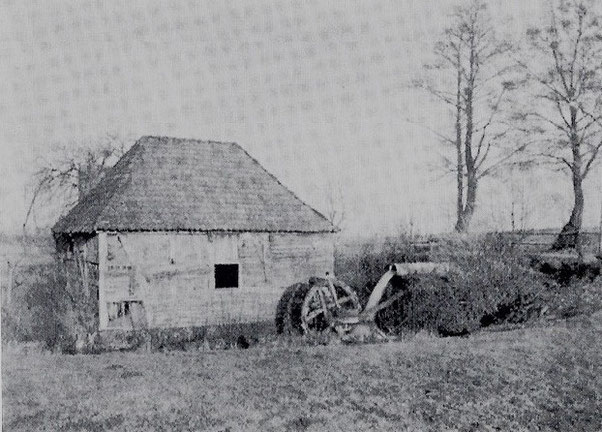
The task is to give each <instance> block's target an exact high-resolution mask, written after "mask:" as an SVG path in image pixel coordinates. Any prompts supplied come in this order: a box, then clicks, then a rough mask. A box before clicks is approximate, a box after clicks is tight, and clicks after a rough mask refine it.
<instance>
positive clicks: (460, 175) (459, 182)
mask: <svg viewBox="0 0 602 432" xmlns="http://www.w3.org/2000/svg"><path fill="white" fill-rule="evenodd" d="M457 61H458V71H457V72H458V76H457V83H456V84H457V85H456V227H455V230H456V231H457V232H462V231H464V222H463V217H462V213H463V212H464V161H463V159H462V68H461V66H460V64H461V63H460V50H459V49H458V51H457Z"/></svg>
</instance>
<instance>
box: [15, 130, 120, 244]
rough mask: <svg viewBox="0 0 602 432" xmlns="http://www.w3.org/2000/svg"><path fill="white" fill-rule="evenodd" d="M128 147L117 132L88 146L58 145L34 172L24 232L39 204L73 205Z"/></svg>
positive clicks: (69, 206)
mask: <svg viewBox="0 0 602 432" xmlns="http://www.w3.org/2000/svg"><path fill="white" fill-rule="evenodd" d="M125 149H126V145H125V141H123V140H121V139H120V138H119V137H118V136H116V135H113V134H107V135H106V136H104V137H103V138H102V139H99V140H98V141H94V142H92V143H88V144H87V145H84V146H81V145H76V144H73V145H71V146H68V147H66V146H62V147H58V148H55V150H54V151H53V152H52V155H51V158H50V159H45V160H43V161H42V164H41V166H40V168H39V169H38V170H37V171H36V172H35V174H34V177H33V184H34V187H33V192H32V196H31V200H30V202H29V205H28V208H27V213H26V215H25V220H24V222H23V231H24V233H23V234H24V235H25V230H26V227H27V223H28V221H29V219H30V217H31V215H32V213H33V211H34V210H35V207H36V205H39V204H41V203H48V202H57V201H59V202H60V203H61V204H62V207H63V209H69V208H71V207H73V206H74V205H75V204H76V203H77V201H79V200H80V199H81V198H82V197H83V196H84V195H85V194H86V193H88V192H89V191H90V190H91V189H92V188H93V187H94V186H96V185H97V184H98V182H99V181H100V179H101V178H102V177H103V175H104V174H105V172H106V171H107V169H108V168H110V167H111V166H112V165H113V164H114V163H115V162H116V161H117V160H118V159H119V157H121V156H122V155H123V153H124V152H125Z"/></svg>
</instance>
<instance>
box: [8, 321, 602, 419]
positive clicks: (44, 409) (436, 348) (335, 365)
mask: <svg viewBox="0 0 602 432" xmlns="http://www.w3.org/2000/svg"><path fill="white" fill-rule="evenodd" d="M2 387H3V408H4V413H3V426H4V430H7V431H13V430H17V431H18V430H22V431H30V430H82V431H83V430H85V431H101V430H103V431H104V430H120V431H121V430H140V431H150V430H165V431H167V430H222V431H226V430H231V431H235V430H345V431H348V430H412V431H414V430H416V431H422V430H425V431H428V430H433V431H436V430H463V431H481V430H482V431H490V430H512V431H518V430H529V431H532V430H558V431H568V430H571V431H581V430H585V431H600V430H602V414H601V413H602V314H601V313H598V314H597V315H594V316H592V317H589V318H584V317H580V318H573V319H572V320H569V321H558V322H555V323H553V324H551V325H545V326H544V325H542V324H540V325H536V326H534V327H531V328H525V329H518V330H512V331H503V332H502V331H496V332H493V331H488V332H481V333H478V334H476V335H474V336H471V337H469V338H447V339H440V338H435V337H431V336H429V335H427V334H418V335H417V336H415V337H413V338H411V339H408V340H405V341H401V342H392V343H386V344H379V345H353V346H346V345H340V344H339V345H336V344H335V345H328V346H313V347H312V346H302V345H301V344H298V345H296V346H290V345H289V346H280V347H265V346H256V347H253V348H251V349H248V350H231V351H219V352H172V353H108V354H102V355H96V356H92V355H91V356H83V355H82V356H66V355H51V354H41V353H37V354H17V353H5V354H4V355H3V358H2Z"/></svg>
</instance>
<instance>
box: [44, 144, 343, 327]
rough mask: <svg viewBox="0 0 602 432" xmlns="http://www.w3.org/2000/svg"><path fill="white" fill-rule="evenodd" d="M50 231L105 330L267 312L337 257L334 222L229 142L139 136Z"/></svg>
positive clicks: (251, 318) (266, 316)
mask: <svg viewBox="0 0 602 432" xmlns="http://www.w3.org/2000/svg"><path fill="white" fill-rule="evenodd" d="M52 231H53V234H54V238H55V240H56V245H57V250H58V252H59V255H60V256H62V257H63V262H71V263H78V266H77V268H78V269H79V270H77V271H79V273H81V275H82V286H83V288H82V289H86V290H89V292H90V293H92V294H91V295H92V296H97V299H98V325H99V329H100V330H106V329H131V328H155V327H185V326H204V325H213V324H220V323H227V322H255V321H265V320H272V319H273V318H274V315H275V313H276V305H277V302H278V300H279V299H280V297H281V295H282V292H283V289H284V287H286V286H288V285H290V284H292V283H295V282H298V281H303V280H307V279H308V278H309V277H310V276H314V275H323V274H324V273H325V272H327V271H332V269H333V265H334V263H333V261H334V258H333V232H334V228H333V226H332V225H331V224H330V222H329V221H328V220H326V219H325V218H324V216H322V215H321V214H320V213H318V212H317V211H316V210H314V209H313V208H311V207H310V206H308V205H307V204H305V203H304V202H303V201H301V200H300V199H299V198H298V197H297V196H296V195H295V194H294V193H293V192H291V191H290V190H288V189H287V188H286V187H285V186H283V185H282V184H281V183H280V182H279V181H278V180H277V179H276V178H275V177H274V176H273V175H272V174H270V173H269V172H267V171H266V170H265V169H264V168H263V167H262V166H261V165H260V164H259V163H258V162H257V161H256V160H255V159H253V158H252V157H251V156H250V155H249V154H248V153H247V152H245V150H243V149H242V148H241V147H240V146H239V145H237V144H235V143H221V142H213V141H197V140H192V139H178V138H167V137H150V136H148V137H142V138H141V139H139V140H138V141H137V142H136V144H135V145H134V146H133V147H132V148H131V149H130V150H129V151H128V152H127V153H126V154H125V155H124V156H123V157H122V158H121V159H120V160H119V161H118V162H117V164H116V165H115V166H114V167H112V168H111V169H110V170H109V171H108V172H107V173H106V174H105V176H104V177H103V178H102V180H101V181H100V183H99V184H98V185H97V186H96V187H95V188H94V189H92V190H91V191H90V192H89V193H88V194H87V195H85V196H84V197H83V198H82V199H81V200H80V201H79V202H78V204H77V205H76V206H75V207H74V208H73V209H72V210H71V211H70V212H69V213H68V214H66V215H65V216H63V217H62V218H61V219H60V220H59V221H58V222H57V223H56V225H55V226H54V227H53V229H52Z"/></svg>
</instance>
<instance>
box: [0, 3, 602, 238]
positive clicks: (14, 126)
mask: <svg viewBox="0 0 602 432" xmlns="http://www.w3.org/2000/svg"><path fill="white" fill-rule="evenodd" d="M2 3H3V4H2V7H1V8H0V42H1V46H0V50H1V51H0V94H1V95H2V97H1V98H0V125H1V127H0V170H1V173H2V178H1V179H0V208H1V210H0V218H1V225H0V229H1V230H10V231H14V230H15V229H17V228H18V226H19V225H20V224H21V223H22V221H23V217H24V213H25V203H26V200H27V194H28V193H30V192H28V189H27V183H28V180H29V177H30V175H31V173H32V171H33V170H34V169H35V167H36V164H37V163H38V162H39V158H40V157H43V156H44V155H46V154H47V153H48V151H49V148H50V147H51V146H52V145H56V144H57V143H65V144H69V145H71V143H78V142H86V141H94V140H95V139H97V137H99V136H102V135H103V134H105V133H107V132H111V133H116V134H118V135H119V136H121V137H123V138H124V139H126V140H129V142H133V141H134V140H135V139H136V138H138V137H140V136H142V135H169V136H178V137H192V138H199V139H213V140H226V141H236V142H238V143H239V144H241V145H242V146H243V147H244V148H245V149H246V150H247V151H249V152H250V153H251V154H252V155H253V156H254V157H255V158H257V159H258V160H259V161H260V162H261V163H262V164H263V165H264V166H265V167H266V168H267V169H268V170H269V171H271V172H272V173H274V174H275V175H276V176H277V177H278V178H279V179H280V180H281V181H282V182H283V183H284V184H286V185H287V186H288V187H289V188H291V189H292V190H294V191H295V192H296V193H297V194H298V195H299V196H300V197H302V198H303V199H304V200H305V201H306V202H308V203H310V204H312V205H314V206H315V207H317V208H318V209H319V210H322V211H323V210H325V208H326V197H327V195H328V190H332V189H335V190H336V189H338V188H339V187H340V189H341V191H342V194H343V197H344V198H343V199H344V202H345V208H346V215H347V216H346V223H345V226H346V228H347V230H348V231H349V232H373V231H380V232H393V231H394V230H397V229H399V228H400V227H407V226H408V225H409V224H410V223H412V224H413V226H414V229H416V230H419V231H423V232H439V231H446V230H449V229H450V228H451V227H452V225H453V217H454V215H453V212H454V202H455V198H454V195H453V194H454V180H453V177H451V178H448V177H443V178H441V176H440V175H439V174H438V173H436V172H434V171H433V170H432V169H429V168H428V167H429V166H432V165H436V164H437V156H436V152H434V151H433V149H434V148H436V146H437V138H436V137H435V136H434V135H432V134H431V133H430V132H428V131H427V130H426V129H425V128H424V127H422V126H420V125H419V124H416V123H412V122H408V121H407V119H411V120H416V121H424V122H425V123H427V124H428V125H429V126H430V127H432V128H435V129H436V128H447V127H449V119H448V117H447V113H446V112H445V110H442V109H441V108H440V107H438V106H437V105H436V104H435V103H434V102H433V101H430V100H429V99H428V97H426V96H425V95H424V94H422V93H421V92H419V91H416V90H413V89H411V88H410V86H409V84H410V82H411V80H412V79H413V78H415V77H417V76H419V75H420V73H421V66H422V64H423V63H424V62H425V61H426V59H427V53H428V52H430V51H431V50H432V46H433V43H434V41H435V39H436V38H437V37H438V35H439V34H440V32H441V30H442V29H443V28H444V27H445V26H446V19H447V18H446V17H447V15H448V13H449V12H450V10H451V6H452V5H453V4H455V3H456V2H452V1H434V0H433V1H424V0H416V1H410V0H406V1H369V2H367V1H353V2H331V1H315V0H314V1H296V2H276V1H274V2H272V1H244V2H243V1H237V2H198V1H180V2H176V1H172V2H166V1H160V2H159V1H155V2H151V1H145V2H140V1H135V2H133V1H128V2H122V1H119V2H117V1H115V2H109V1H78V2H49V1H27V2H24V1H3V2H2ZM216 3H218V4H216ZM491 12H492V15H493V16H494V17H496V22H500V23H501V22H506V23H507V24H505V27H504V29H503V30H504V31H507V32H511V33H512V34H515V35H520V34H523V33H524V31H525V29H526V27H527V26H528V25H529V24H533V23H535V22H536V21H537V20H538V19H541V18H542V17H543V16H544V12H545V10H544V8H543V7H542V3H541V2H539V1H532V0H530V1H525V0H513V1H510V0H506V1H497V2H493V3H492V11H491ZM600 177H601V176H600V171H599V170H598V171H597V172H594V173H592V175H591V176H590V179H589V181H588V184H587V185H586V191H587V197H586V199H587V200H588V205H587V208H586V214H585V220H586V224H588V225H590V226H595V225H596V224H597V221H598V219H599V217H600V216H599V215H600V190H601V189H602V180H601V179H600ZM534 182H535V183H534ZM533 184H537V185H539V186H538V187H537V188H535V189H534V190H533V188H532V185H533ZM523 189H527V192H526V196H527V198H526V199H527V200H528V201H529V202H530V203H531V204H532V205H533V206H534V207H536V208H535V209H533V211H532V212H531V214H530V215H529V225H530V227H544V226H549V227H554V226H556V227H557V226H560V225H561V224H562V223H563V222H564V221H565V219H567V218H568V214H569V209H570V206H571V202H570V183H569V182H568V180H567V179H565V178H563V177H562V176H561V175H559V174H556V175H554V176H551V177H550V176H547V177H544V176H543V174H541V173H536V174H533V175H531V176H530V177H527V178H520V179H514V181H513V182H508V181H507V182H502V181H491V182H489V183H488V184H485V185H483V191H482V193H481V199H480V201H479V210H478V213H477V220H476V227H480V228H487V229H491V228H496V227H497V228H505V229H508V228H509V227H510V226H509V223H510V222H509V221H510V216H509V214H510V212H509V210H508V202H509V201H508V200H509V196H510V194H511V192H512V191H514V193H516V190H520V191H522V190H523ZM521 193H522V192H521ZM538 209H539V210H538Z"/></svg>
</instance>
